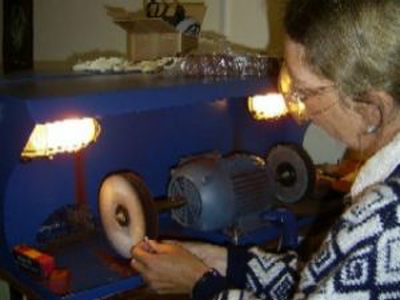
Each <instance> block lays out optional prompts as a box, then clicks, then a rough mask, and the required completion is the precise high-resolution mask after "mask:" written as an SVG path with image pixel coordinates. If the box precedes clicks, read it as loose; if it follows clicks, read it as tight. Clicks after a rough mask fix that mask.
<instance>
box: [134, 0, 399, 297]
mask: <svg viewBox="0 0 400 300" xmlns="http://www.w3.org/2000/svg"><path fill="white" fill-rule="evenodd" d="M285 25H286V32H287V38H286V42H285V65H284V67H283V68H284V69H283V72H285V73H286V74H287V75H289V76H290V78H291V85H290V86H289V88H288V90H286V91H285V98H286V101H287V102H288V104H289V105H288V106H289V107H290V106H292V105H290V104H298V103H299V102H302V103H303V104H304V105H305V107H306V117H307V118H308V119H309V120H310V121H312V122H314V123H315V124H317V125H318V126H320V127H322V128H323V129H325V130H326V131H327V132H328V133H329V134H331V135H332V136H333V137H335V138H337V139H340V140H341V141H343V142H344V143H346V144H347V145H348V146H349V147H350V148H353V149H356V150H358V151H360V152H362V153H364V154H365V156H366V157H370V158H369V160H368V161H367V162H366V163H365V165H364V166H363V167H362V168H361V170H360V171H359V174H358V176H357V178H356V180H355V182H354V184H353V186H352V189H351V204H350V206H349V207H348V209H347V210H346V211H345V212H344V213H343V215H342V216H341V217H340V218H339V220H337V222H336V223H335V225H334V226H333V227H332V228H331V230H330V232H329V234H328V236H327V238H326V240H325V241H324V242H323V244H322V245H321V248H320V249H319V251H318V252H317V253H315V254H314V256H313V257H312V258H311V260H310V261H309V262H308V263H307V264H306V265H303V266H300V264H299V263H298V260H297V256H296V253H293V252H289V253H286V254H280V255H277V254H271V253H265V252H263V251H262V250H261V249H258V248H251V249H237V248H229V249H226V248H223V247H218V246H212V245H206V244H190V243H186V244H184V243H181V244H177V243H175V244H172V243H167V242H156V241H150V242H148V243H141V244H139V245H138V246H136V247H135V248H134V249H133V250H132V255H133V260H132V266H133V267H134V268H135V269H137V270H139V272H141V273H142V275H143V277H144V279H145V281H146V282H147V283H148V284H149V286H150V287H151V288H152V289H153V290H155V291H156V292H158V293H188V294H189V293H191V295H192V298H193V299H196V300H207V299H292V298H294V299H303V298H310V299H354V300H355V299H400V114H399V108H400V102H399V101H400V0H323V1H321V0H291V1H289V3H288V7H287V12H286V19H285ZM149 249H151V251H149Z"/></svg>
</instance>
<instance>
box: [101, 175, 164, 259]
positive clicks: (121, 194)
mask: <svg viewBox="0 0 400 300" xmlns="http://www.w3.org/2000/svg"><path fill="white" fill-rule="evenodd" d="M99 211H100V217H101V221H102V224H103V228H104V231H105V233H106V236H107V238H108V240H109V241H110V243H111V244H112V246H113V247H114V249H115V250H116V251H117V252H118V254H120V255H121V256H123V257H125V258H130V257H131V249H132V247H133V246H135V245H136V244H137V243H138V242H140V241H141V240H143V238H144V237H145V236H148V237H150V238H155V237H156V236H157V230H158V222H157V220H158V218H157V212H156V209H155V206H154V202H153V198H152V196H151V194H150V192H149V190H148V189H147V188H146V186H145V184H144V182H143V180H142V179H141V178H140V177H138V176H136V175H135V174H133V173H131V172H120V173H114V174H111V175H109V176H107V177H106V178H105V179H104V180H103V182H102V183H101V185H100V191H99Z"/></svg>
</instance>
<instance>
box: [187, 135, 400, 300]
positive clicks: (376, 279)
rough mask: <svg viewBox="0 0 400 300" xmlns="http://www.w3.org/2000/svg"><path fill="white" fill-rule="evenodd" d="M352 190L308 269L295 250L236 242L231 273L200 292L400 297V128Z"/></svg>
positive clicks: (355, 299) (251, 297) (233, 297)
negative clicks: (240, 246)
mask: <svg viewBox="0 0 400 300" xmlns="http://www.w3.org/2000/svg"><path fill="white" fill-rule="evenodd" d="M351 196H352V197H351V199H352V204H351V206H350V207H349V208H348V209H347V210H346V211H345V212H344V213H343V215H342V216H341V217H340V219H339V220H338V221H337V222H336V223H335V225H334V226H333V227H332V228H331V230H330V232H329V234H328V236H327V238H326V240H325V241H324V243H323V244H322V246H321V248H320V249H319V251H318V252H317V253H316V254H315V255H314V256H313V258H312V259H311V260H310V261H309V262H308V263H307V264H306V265H305V266H303V267H302V268H301V269H300V266H299V263H298V259H297V255H296V253H294V252H290V253H286V254H282V255H277V254H270V253H266V252H263V251H262V250H261V249H259V248H252V249H249V250H245V249H237V248H232V249H229V251H228V271H227V276H226V277H222V276H219V275H218V276H219V278H216V276H214V278H211V279H209V280H205V281H203V282H201V283H199V284H198V285H196V293H195V295H194V300H208V299H213V300H214V299H215V300H245V299H246V300H257V299H277V300H283V299H296V300H297V299H339V300H342V299H343V300H344V299H349V300H364V299H371V300H372V299H374V300H375V299H377V300H393V299H400V134H399V135H398V136H397V137H396V138H395V139H394V140H393V141H392V142H391V143H390V144H389V145H387V146H386V147H384V148H383V149H381V150H380V151H379V152H378V153H376V154H375V155H374V156H373V157H372V158H370V159H369V160H368V161H367V163H366V164H365V165H364V166H363V168H362V169H361V170H360V172H359V174H358V176H357V178H356V180H355V182H354V184H353V186H352V190H351ZM218 276H217V277H218Z"/></svg>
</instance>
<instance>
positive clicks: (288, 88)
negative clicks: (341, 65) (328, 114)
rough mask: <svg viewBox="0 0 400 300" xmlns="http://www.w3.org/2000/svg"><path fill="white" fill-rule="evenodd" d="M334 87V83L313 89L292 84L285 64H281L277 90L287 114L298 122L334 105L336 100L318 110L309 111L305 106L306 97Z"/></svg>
mask: <svg viewBox="0 0 400 300" xmlns="http://www.w3.org/2000/svg"><path fill="white" fill-rule="evenodd" d="M333 87H335V85H334V84H332V85H327V86H322V87H318V88H314V89H310V88H307V89H306V88H302V89H300V88H297V87H296V86H295V84H294V80H293V78H292V76H291V75H290V73H289V71H288V69H287V66H286V65H285V64H283V65H282V67H281V71H280V74H279V90H280V92H281V94H282V95H283V97H284V99H285V102H286V106H287V109H288V112H289V114H290V115H291V116H292V117H293V118H294V119H295V121H296V122H298V123H304V122H306V121H308V120H309V119H310V117H315V116H317V115H319V114H321V113H323V112H325V111H326V110H327V109H329V108H331V107H332V106H334V105H335V104H336V103H337V102H336V101H335V102H333V103H330V105H329V106H327V107H324V108H319V109H318V110H313V111H310V110H309V109H307V107H306V104H305V103H306V102H307V100H308V99H310V98H312V97H316V96H318V95H320V94H321V93H323V92H325V91H326V90H328V89H329V88H333Z"/></svg>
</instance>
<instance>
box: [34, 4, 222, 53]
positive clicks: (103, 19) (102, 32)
mask: <svg viewBox="0 0 400 300" xmlns="http://www.w3.org/2000/svg"><path fill="white" fill-rule="evenodd" d="M192 2H196V1H192ZM142 3H143V2H142V0H85V1H82V0H68V1H65V0H35V1H34V14H35V16H34V22H35V25H34V53H35V61H60V60H65V59H68V58H71V57H73V56H74V55H76V54H80V55H81V54H85V53H88V52H94V51H95V52H97V51H98V52H101V53H110V54H111V53H118V52H119V53H125V51H126V35H125V32H124V31H123V30H122V29H121V28H119V27H118V26H117V25H115V24H113V23H112V21H111V18H110V17H108V16H107V15H106V12H105V9H104V5H112V6H120V7H124V8H126V9H129V10H137V9H140V8H141V7H142ZM206 4H207V6H208V9H209V11H208V12H207V15H206V19H205V20H204V28H205V29H207V30H210V29H211V30H214V29H215V28H216V27H218V26H220V21H219V20H220V18H219V15H220V9H219V3H218V1H215V0H208V1H206Z"/></svg>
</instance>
